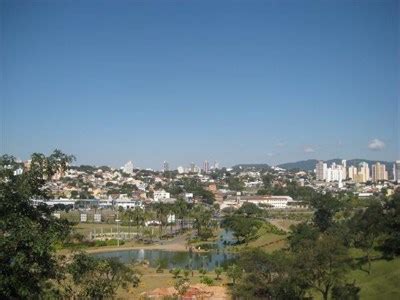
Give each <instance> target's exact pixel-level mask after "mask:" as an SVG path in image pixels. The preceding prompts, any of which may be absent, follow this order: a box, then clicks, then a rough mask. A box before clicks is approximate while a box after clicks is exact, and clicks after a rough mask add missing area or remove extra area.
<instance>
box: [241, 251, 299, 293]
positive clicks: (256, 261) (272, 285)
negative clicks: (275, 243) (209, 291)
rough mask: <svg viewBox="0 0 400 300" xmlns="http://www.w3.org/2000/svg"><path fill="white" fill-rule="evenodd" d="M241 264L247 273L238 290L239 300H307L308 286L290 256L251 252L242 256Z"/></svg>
mask: <svg viewBox="0 0 400 300" xmlns="http://www.w3.org/2000/svg"><path fill="white" fill-rule="evenodd" d="M238 264H239V267H240V269H242V270H243V271H244V273H243V276H242V278H241V280H240V282H239V283H238V284H237V286H236V287H235V288H234V294H235V295H236V296H238V297H239V298H244V299H253V298H260V299H303V297H304V294H305V291H306V288H307V285H306V284H305V283H304V282H302V281H301V277H299V276H296V273H295V272H294V270H293V268H292V259H291V256H289V255H288V254H287V253H285V252H283V251H280V252H274V253H272V254H268V253H266V252H265V251H263V250H262V249H259V248H256V249H251V250H249V251H245V252H242V253H241V254H240V255H239V260H238Z"/></svg>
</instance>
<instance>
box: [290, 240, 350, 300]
mask: <svg viewBox="0 0 400 300" xmlns="http://www.w3.org/2000/svg"><path fill="white" fill-rule="evenodd" d="M351 260H352V259H351V257H350V256H349V254H348V249H347V248H346V247H345V246H344V245H343V241H342V239H341V238H340V237H338V236H335V235H333V234H329V233H325V234H321V235H320V237H319V238H318V239H317V240H315V241H313V242H312V243H308V244H304V246H303V247H299V248H298V249H296V252H295V262H294V264H293V270H294V272H296V273H297V274H298V276H299V277H300V278H302V280H303V281H304V282H305V283H306V284H307V285H308V286H310V287H311V288H314V289H315V290H317V291H318V292H320V293H321V294H322V297H323V299H324V300H326V299H328V297H329V294H330V293H331V291H332V289H333V288H334V287H335V286H339V285H341V284H343V282H344V279H345V278H344V275H345V274H346V273H347V271H348V270H349V268H350V264H351Z"/></svg>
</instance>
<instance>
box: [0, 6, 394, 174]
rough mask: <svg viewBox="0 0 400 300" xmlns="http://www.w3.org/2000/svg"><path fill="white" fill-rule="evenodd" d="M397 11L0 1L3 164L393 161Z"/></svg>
mask: <svg viewBox="0 0 400 300" xmlns="http://www.w3.org/2000/svg"><path fill="white" fill-rule="evenodd" d="M211 8H212V9H211ZM398 9H399V2H398V1H381V2H379V3H378V2H372V1H371V2H369V1H368V2H363V3H355V2H349V1H335V3H326V2H311V1H310V2H303V3H301V5H300V4H296V3H292V2H285V1H283V2H279V3H275V2H261V1H254V2H252V4H251V5H241V4H240V3H232V2H231V3H230V5H229V9H226V5H224V2H223V1H222V2H220V3H218V4H216V3H214V2H211V1H202V2H196V1H193V2H191V3H187V4H185V5H179V2H171V3H169V4H166V3H162V2H161V1H155V2H154V3H144V2H133V1H132V2H119V3H118V4H117V5H115V4H110V3H107V2H103V1H97V2H96V5H95V4H94V2H93V1H85V2H84V3H78V2H74V3H73V4H72V3H69V2H68V1H57V3H56V2H46V1H43V2H23V1H2V2H1V12H0V18H1V19H2V24H3V26H2V28H1V44H2V45H7V47H2V48H3V49H2V50H3V51H2V56H1V58H0V60H1V61H0V63H1V67H2V74H1V75H2V76H1V79H0V90H1V91H2V92H1V94H0V96H1V102H2V103H1V111H2V113H1V118H2V122H1V133H2V138H1V140H0V143H1V147H0V152H1V154H3V153H8V154H13V155H15V156H18V157H20V158H21V159H26V158H28V155H29V153H31V152H44V153H50V152H51V151H52V150H53V149H55V148H60V149H62V150H63V151H65V152H67V153H72V154H74V155H76V156H77V158H78V161H77V163H79V164H93V165H111V166H114V167H119V166H122V165H123V164H125V163H126V162H127V161H129V160H132V161H133V162H134V163H135V164H136V165H138V166H143V167H150V168H154V169H160V168H161V166H162V163H163V161H164V160H166V161H168V162H169V164H170V166H171V167H172V166H173V167H177V166H179V165H188V164H189V163H190V162H192V161H195V162H196V163H197V164H198V165H199V166H202V163H203V162H204V160H208V161H209V162H213V161H215V160H217V161H218V162H220V163H221V165H223V166H232V165H235V164H241V163H268V164H270V165H277V164H279V163H285V162H292V161H299V160H303V159H323V160H326V159H331V158H336V157H346V158H362V159H371V160H385V161H395V160H398V159H399V157H400V136H399V134H400V133H399V129H398V128H399V118H400V107H399V103H398V101H399V91H398V86H399V85H400V82H399V79H400V76H399V70H400V63H399V61H398V59H397V53H398V52H399V34H400V32H399V19H398ZM339 15H340V18H338V16H339ZM205 20H206V21H205ZM316 24H318V26H316Z"/></svg>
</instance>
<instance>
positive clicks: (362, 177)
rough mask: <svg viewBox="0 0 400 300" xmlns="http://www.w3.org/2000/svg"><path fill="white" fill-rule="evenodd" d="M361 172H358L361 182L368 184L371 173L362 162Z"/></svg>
mask: <svg viewBox="0 0 400 300" xmlns="http://www.w3.org/2000/svg"><path fill="white" fill-rule="evenodd" d="M359 166H360V171H359V172H358V175H359V180H358V181H359V182H367V181H368V180H370V178H371V177H370V175H369V174H370V173H369V166H368V164H367V163H366V162H361V163H360V165H359Z"/></svg>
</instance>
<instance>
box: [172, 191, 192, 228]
mask: <svg viewBox="0 0 400 300" xmlns="http://www.w3.org/2000/svg"><path fill="white" fill-rule="evenodd" d="M174 212H175V215H176V217H177V218H178V219H179V220H180V225H181V230H183V227H184V221H185V218H186V217H187V216H188V214H189V208H188V203H187V202H186V201H185V199H183V198H178V199H177V200H176V202H175V203H174Z"/></svg>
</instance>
